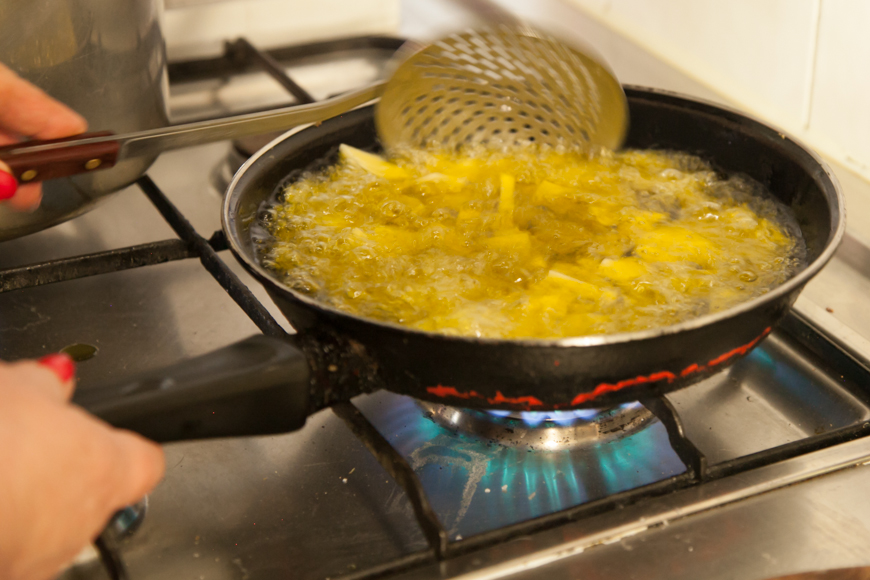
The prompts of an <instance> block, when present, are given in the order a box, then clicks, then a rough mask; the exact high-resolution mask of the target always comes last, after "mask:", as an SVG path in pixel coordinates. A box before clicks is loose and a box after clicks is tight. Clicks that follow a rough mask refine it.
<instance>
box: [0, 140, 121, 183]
mask: <svg viewBox="0 0 870 580" xmlns="http://www.w3.org/2000/svg"><path fill="white" fill-rule="evenodd" d="M111 135H112V133H110V132H108V131H104V132H101V133H83V134H81V135H74V136H72V137H65V138H63V139H50V140H46V141H28V142H27V143H26V145H27V147H28V148H33V147H39V146H41V145H51V144H55V143H65V142H67V141H79V140H83V139H91V138H94V137H109V136H111ZM22 145H23V144H22V143H17V144H15V145H7V146H5V147H0V160H2V161H3V162H5V163H6V165H8V166H9V168H10V169H11V170H12V175H13V176H15V179H16V180H18V182H19V183H35V182H37V181H45V180H46V179H57V178H58V177H69V176H70V175H78V174H80V173H90V172H91V171H95V170H97V169H108V168H109V167H113V166H114V165H115V163H116V162H117V161H118V151H120V149H121V144H120V142H118V141H115V140H108V139H103V140H100V141H99V142H96V143H84V144H81V145H74V146H71V147H64V148H60V149H45V150H42V151H40V150H38V149H37V150H36V151H25V150H23V149H22ZM15 149H19V150H21V152H20V153H15V154H13V153H11V151H12V150H15Z"/></svg>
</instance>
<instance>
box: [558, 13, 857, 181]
mask: <svg viewBox="0 0 870 580" xmlns="http://www.w3.org/2000/svg"><path fill="white" fill-rule="evenodd" d="M566 1H568V2H571V3H573V4H575V5H577V6H580V7H581V8H583V9H584V10H586V11H587V12H589V13H591V14H592V15H593V16H595V17H597V18H598V19H600V20H602V21H604V22H605V23H606V24H607V25H609V26H610V27H612V28H614V29H616V30H617V31H619V32H621V33H623V34H625V35H626V36H629V37H631V38H632V39H633V40H634V41H636V42H638V43H640V44H642V45H643V46H644V47H645V48H647V49H648V50H650V51H652V52H654V53H656V54H657V55H659V56H660V57H661V58H663V59H665V60H667V61H669V62H670V63H671V64H673V65H674V66H676V67H678V68H680V69H682V70H683V71H685V72H686V73H688V74H690V75H691V76H693V77H695V78H696V79H698V80H699V81H701V82H702V83H704V84H706V85H708V86H710V87H711V88H712V89H713V90H715V91H717V92H719V93H721V94H722V95H724V96H725V97H727V98H728V99H730V100H732V101H734V102H736V103H738V104H739V105H740V106H741V107H743V108H745V109H747V110H749V111H751V112H753V113H755V114H756V115H759V116H761V117H763V118H765V119H768V120H769V121H770V122H772V123H774V124H777V125H779V126H781V127H783V128H784V129H785V130H787V131H789V132H791V133H793V134H795V135H796V136H797V137H799V138H801V139H803V140H805V141H807V142H808V143H809V144H810V145H812V146H813V147H815V148H816V149H818V150H820V151H822V152H823V153H825V154H827V155H829V156H831V157H832V158H834V159H836V160H837V161H839V162H841V163H843V164H844V165H846V166H847V167H849V168H850V169H852V170H853V171H856V172H858V173H860V174H861V175H862V176H863V177H865V178H866V179H870V2H868V1H867V0H728V1H722V0H566Z"/></svg>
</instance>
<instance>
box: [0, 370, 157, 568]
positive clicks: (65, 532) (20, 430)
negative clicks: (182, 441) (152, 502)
mask: <svg viewBox="0 0 870 580" xmlns="http://www.w3.org/2000/svg"><path fill="white" fill-rule="evenodd" d="M73 374H74V367H73V364H72V361H70V360H69V358H67V357H66V356H65V355H50V356H48V357H45V358H43V359H41V360H40V361H39V362H37V361H24V362H16V363H4V362H0V578H2V579H3V580H46V579H48V578H52V577H53V576H54V575H56V574H57V573H58V572H59V571H60V569H61V568H62V567H63V566H64V565H65V564H68V563H69V562H70V561H71V560H72V559H73V558H74V557H75V556H76V555H77V554H78V553H79V551H81V549H82V548H84V547H85V546H87V544H88V543H89V542H91V541H92V540H94V538H96V536H97V535H98V534H99V533H100V531H101V530H102V529H103V527H104V526H105V525H106V523H107V521H108V520H109V518H110V517H111V516H112V514H113V513H115V511H117V510H118V509H120V508H122V507H124V506H126V505H129V504H131V503H134V502H136V501H138V500H140V499H142V497H143V496H144V495H145V494H146V493H148V492H149V491H150V490H151V489H152V488H153V487H154V486H155V485H157V483H158V482H159V481H160V479H161V478H162V477H163V472H164V460H163V451H162V449H161V448H160V446H158V445H157V444H155V443H152V442H150V441H147V440H146V439H143V438H142V437H140V436H138V435H135V434H133V433H130V432H129V431H121V430H118V429H114V428H112V427H110V426H108V425H107V424H105V423H103V422H102V421H100V420H99V419H96V418H95V417H93V416H91V415H89V414H87V413H86V412H85V411H83V410H82V409H80V408H79V407H76V406H75V405H72V404H70V402H69V400H70V397H71V396H72V392H73V389H74V388H75V381H74V379H73Z"/></svg>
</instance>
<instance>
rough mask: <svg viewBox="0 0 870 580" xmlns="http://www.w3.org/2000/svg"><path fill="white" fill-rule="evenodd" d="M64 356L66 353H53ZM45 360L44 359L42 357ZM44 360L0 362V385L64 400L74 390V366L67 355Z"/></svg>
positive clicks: (66, 399)
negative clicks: (64, 358)
mask: <svg viewBox="0 0 870 580" xmlns="http://www.w3.org/2000/svg"><path fill="white" fill-rule="evenodd" d="M55 356H57V357H66V355H55ZM42 360H46V359H42ZM66 360H67V361H69V362H68V363H65V362H64V361H63V358H55V359H49V360H47V361H46V362H43V363H38V362H36V361H21V362H15V363H3V364H0V385H3V386H5V387H11V388H18V389H27V390H29V391H31V392H38V393H41V394H43V395H45V396H47V397H49V398H50V399H52V400H55V401H60V402H66V401H68V400H69V399H70V398H71V397H72V393H73V390H75V377H74V368H75V367H74V366H73V365H72V361H71V360H69V357H66Z"/></svg>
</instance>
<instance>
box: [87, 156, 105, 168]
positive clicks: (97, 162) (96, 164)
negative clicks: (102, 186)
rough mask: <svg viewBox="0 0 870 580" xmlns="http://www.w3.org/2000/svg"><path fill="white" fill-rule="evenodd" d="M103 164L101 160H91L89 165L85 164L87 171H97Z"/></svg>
mask: <svg viewBox="0 0 870 580" xmlns="http://www.w3.org/2000/svg"><path fill="white" fill-rule="evenodd" d="M102 164H103V162H102V161H101V160H100V159H91V160H89V161H88V162H87V163H85V169H88V170H90V169H96V168H97V167H99V166H100V165H102Z"/></svg>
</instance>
